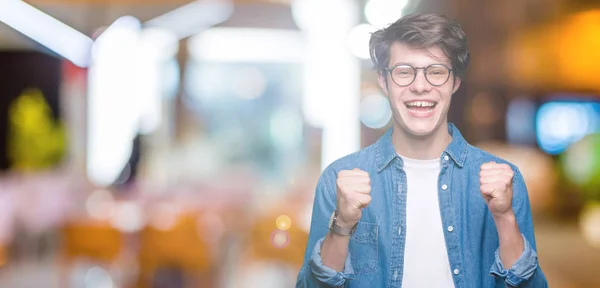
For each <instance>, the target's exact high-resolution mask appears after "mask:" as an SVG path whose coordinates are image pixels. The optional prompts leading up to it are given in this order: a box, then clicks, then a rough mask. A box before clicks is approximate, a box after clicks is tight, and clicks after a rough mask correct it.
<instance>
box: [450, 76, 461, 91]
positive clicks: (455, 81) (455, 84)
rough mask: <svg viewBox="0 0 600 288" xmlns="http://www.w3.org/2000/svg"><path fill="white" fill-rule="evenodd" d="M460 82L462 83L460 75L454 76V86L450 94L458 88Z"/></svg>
mask: <svg viewBox="0 0 600 288" xmlns="http://www.w3.org/2000/svg"><path fill="white" fill-rule="evenodd" d="M460 83H462V80H461V79H460V77H454V86H453V88H452V94H454V93H455V92H456V91H458V88H460Z"/></svg>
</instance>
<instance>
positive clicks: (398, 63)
mask: <svg viewBox="0 0 600 288" xmlns="http://www.w3.org/2000/svg"><path fill="white" fill-rule="evenodd" d="M398 65H408V66H412V67H416V65H414V64H412V63H408V62H397V63H395V64H394V65H392V66H391V67H390V68H393V67H396V66H398ZM430 65H444V66H448V64H446V63H443V62H439V63H431V64H429V65H426V66H423V67H427V66H430Z"/></svg>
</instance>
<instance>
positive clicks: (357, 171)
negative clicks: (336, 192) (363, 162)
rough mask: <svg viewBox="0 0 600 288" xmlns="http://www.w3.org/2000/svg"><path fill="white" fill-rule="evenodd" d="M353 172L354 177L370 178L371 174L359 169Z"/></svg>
mask: <svg viewBox="0 0 600 288" xmlns="http://www.w3.org/2000/svg"><path fill="white" fill-rule="evenodd" d="M351 172H352V174H353V175H365V176H369V173H367V172H366V171H363V170H360V169H358V168H354V169H352V171H351Z"/></svg>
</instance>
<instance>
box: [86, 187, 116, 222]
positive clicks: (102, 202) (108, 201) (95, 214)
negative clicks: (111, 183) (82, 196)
mask: <svg viewBox="0 0 600 288" xmlns="http://www.w3.org/2000/svg"><path fill="white" fill-rule="evenodd" d="M85 209H86V210H87V212H88V214H89V215H90V216H91V217H92V218H96V219H99V220H107V219H109V218H110V217H111V216H112V215H113V213H114V211H115V199H114V197H113V195H112V194H111V193H110V191H108V190H105V189H98V190H95V191H94V192H92V193H91V194H90V196H88V197H87V200H86V201H85Z"/></svg>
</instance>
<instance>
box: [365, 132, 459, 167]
mask: <svg viewBox="0 0 600 288" xmlns="http://www.w3.org/2000/svg"><path fill="white" fill-rule="evenodd" d="M393 129H394V128H393V127H392V128H390V129H389V130H388V131H387V132H386V133H385V134H384V135H383V136H382V137H381V138H379V140H377V142H376V143H375V161H376V163H377V171H379V172H381V170H383V169H384V168H385V167H387V166H388V165H389V164H390V163H391V162H392V160H394V158H399V159H398V160H400V163H402V159H401V158H400V157H399V156H398V154H397V153H396V149H395V148H394V144H393V143H392V132H393ZM448 132H449V133H450V136H452V142H450V144H449V145H448V147H446V149H445V150H444V153H445V154H448V155H450V158H452V160H453V161H454V162H455V163H456V164H457V165H458V166H459V167H463V165H464V164H465V159H466V158H467V146H468V144H467V141H466V140H465V138H463V136H462V134H461V133H460V131H458V128H456V125H454V124H453V123H448ZM442 156H443V155H442Z"/></svg>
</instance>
